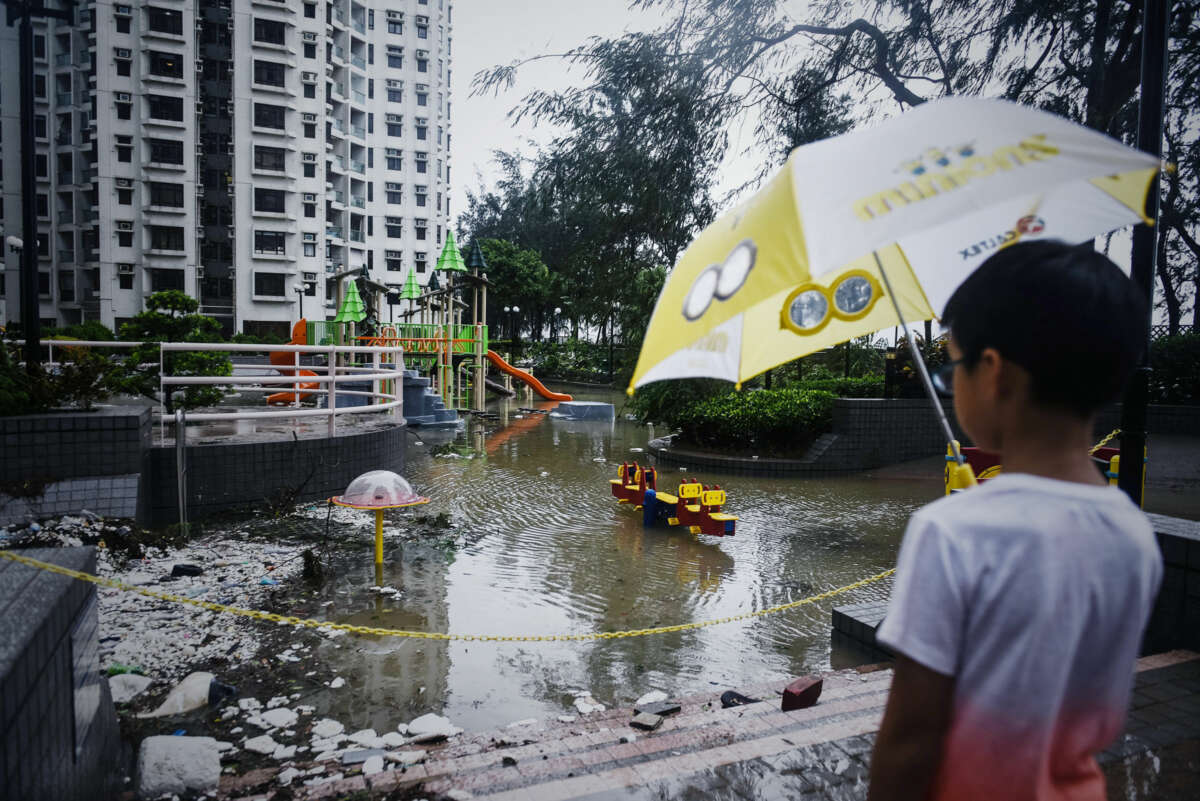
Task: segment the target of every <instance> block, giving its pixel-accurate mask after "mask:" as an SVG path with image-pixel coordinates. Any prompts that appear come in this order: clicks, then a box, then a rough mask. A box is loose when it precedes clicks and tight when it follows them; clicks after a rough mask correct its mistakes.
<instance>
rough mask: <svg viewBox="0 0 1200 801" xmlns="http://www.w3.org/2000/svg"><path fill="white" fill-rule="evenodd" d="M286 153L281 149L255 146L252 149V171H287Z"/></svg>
mask: <svg viewBox="0 0 1200 801" xmlns="http://www.w3.org/2000/svg"><path fill="white" fill-rule="evenodd" d="M285 156H286V151H284V149H283V148H281V147H263V146H261V145H255V147H254V169H256V170H273V171H275V172H283V171H284V170H285V169H287V165H286V160H285Z"/></svg>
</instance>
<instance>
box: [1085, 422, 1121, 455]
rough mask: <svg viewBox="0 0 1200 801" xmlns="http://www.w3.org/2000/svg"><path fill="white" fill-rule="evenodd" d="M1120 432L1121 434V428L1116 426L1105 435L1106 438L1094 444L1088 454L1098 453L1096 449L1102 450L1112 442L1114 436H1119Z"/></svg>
mask: <svg viewBox="0 0 1200 801" xmlns="http://www.w3.org/2000/svg"><path fill="white" fill-rule="evenodd" d="M1120 434H1121V429H1119V428H1114V429H1113V430H1112V431H1110V432H1109V434H1108V436H1107V437H1105V438H1104V439H1102V440H1100V441H1099V442H1097V443H1096V444H1095V445H1093V446H1092V449H1091V450H1090V451H1088V456H1092V455H1094V454H1095V453H1096V451H1098V450H1100V449H1101V448H1103V447H1104V446H1105V445H1107V444H1108V443H1110V442H1112V438H1113V437H1116V436H1119V435H1120Z"/></svg>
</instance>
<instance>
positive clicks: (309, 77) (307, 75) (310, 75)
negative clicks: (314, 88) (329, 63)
mask: <svg viewBox="0 0 1200 801" xmlns="http://www.w3.org/2000/svg"><path fill="white" fill-rule="evenodd" d="M300 80H302V81H304V82H305V83H316V82H317V73H315V72H303V73H301V74H300Z"/></svg>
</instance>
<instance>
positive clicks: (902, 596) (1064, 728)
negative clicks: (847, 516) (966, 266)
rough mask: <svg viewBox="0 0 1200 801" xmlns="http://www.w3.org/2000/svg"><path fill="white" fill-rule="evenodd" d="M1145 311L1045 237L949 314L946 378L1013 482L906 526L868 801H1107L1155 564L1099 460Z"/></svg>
mask: <svg viewBox="0 0 1200 801" xmlns="http://www.w3.org/2000/svg"><path fill="white" fill-rule="evenodd" d="M1145 314H1146V309H1145V303H1144V301H1143V300H1142V298H1141V295H1140V293H1139V292H1138V291H1137V289H1136V288H1135V287H1134V285H1133V283H1132V282H1131V281H1129V280H1128V279H1127V278H1126V277H1125V275H1124V274H1123V273H1122V272H1121V271H1120V270H1119V269H1118V268H1117V267H1116V265H1114V264H1113V263H1112V262H1111V261H1109V260H1108V259H1107V258H1105V257H1104V256H1103V255H1101V254H1099V253H1096V252H1095V251H1094V250H1092V249H1091V248H1090V247H1083V248H1078V247H1071V246H1068V245H1065V244H1063V243H1061V242H1052V241H1042V242H1032V243H1024V244H1017V245H1013V246H1011V247H1009V248H1006V249H1004V250H1002V251H1000V252H998V253H996V254H995V255H993V256H992V257H991V258H989V259H988V260H987V261H986V262H984V263H983V264H982V265H981V266H980V267H979V269H978V270H976V271H975V272H974V273H973V274H972V275H971V276H970V277H969V278H968V279H967V280H966V281H965V282H964V283H963V284H962V286H960V287H959V288H958V289H957V290H956V291H955V293H954V295H953V296H952V297H951V298H950V300H949V302H948V303H947V304H946V311H945V314H944V315H943V316H942V322H943V324H944V325H946V326H947V327H948V328H949V329H950V341H949V351H950V357H951V359H952V361H951V362H950V363H949V364H947V365H945V366H944V367H943V368H942V369H941V370H939V371H938V372H939V376H938V377H939V379H940V380H941V383H942V384H943V386H947V388H952V391H953V394H954V409H955V412H956V414H957V415H958V421H959V424H960V425H961V426H962V428H963V430H964V431H966V433H967V435H968V436H969V437H970V438H971V440H972V441H973V442H974V443H975V444H976V445H977V446H979V447H980V448H983V449H985V450H988V451H993V452H997V453H999V454H1001V456H1002V463H1003V465H1004V473H1003V474H1002V475H1001V476H999V477H997V478H995V479H993V480H992V481H989V482H987V483H986V484H984V485H982V486H980V487H976V488H972V489H969V490H967V491H965V492H962V493H957V494H955V495H953V496H951V497H948V498H944V499H942V500H939V501H937V502H936V503H933V504H930V505H929V506H927V507H925V508H924V509H922V510H920V511H919V512H917V513H916V514H915V515H913V518H912V520H911V521H910V522H909V526H908V530H907V532H906V533H905V535H904V541H903V544H902V545H901V548H900V557H899V561H898V564H897V571H896V585H895V589H894V590H893V594H892V600H891V605H890V608H889V610H888V615H887V618H886V620H884V622H883V624H882V625H881V626H880V628H879V631H878V635H877V636H878V639H879V641H880V642H881V643H883V644H884V645H886V646H888V647H889V648H891V649H892V650H893V651H894V652H895V653H896V654H897V660H896V669H895V674H894V678H893V680H892V687H891V692H890V694H889V697H888V703H887V710H886V712H885V714H884V718H883V724H882V726H881V728H880V731H879V735H878V739H877V741H876V744H875V754H874V757H873V759H872V765H871V788H870V799H871V800H872V801H884V799H901V798H905V799H908V798H912V799H925V798H932V799H946V800H953V801H959V800H960V799H961V800H963V801H965V800H966V799H981V800H985V801H1018V799H1020V800H1021V801H1024V800H1025V799H1029V800H1030V801H1032V800H1034V799H1036V800H1037V801H1042V800H1043V799H1070V800H1071V801H1103V800H1104V798H1105V787H1104V776H1103V774H1102V773H1101V772H1100V769H1099V767H1098V766H1097V764H1096V761H1095V758H1094V754H1095V753H1096V752H1097V751H1099V750H1101V749H1102V748H1104V747H1105V746H1106V745H1107V744H1108V743H1110V742H1111V741H1112V740H1113V739H1114V738H1115V737H1116V736H1117V735H1118V734H1119V733H1120V731H1121V728H1122V725H1123V723H1124V718H1125V710H1126V706H1127V704H1128V700H1129V692H1130V685H1131V684H1132V680H1133V667H1134V660H1135V659H1136V657H1137V653H1138V646H1139V644H1140V641H1141V635H1142V629H1143V627H1144V625H1145V623H1146V619H1147V617H1148V615H1149V612H1150V608H1151V604H1152V602H1153V600H1154V596H1155V593H1156V592H1157V589H1158V583H1159V580H1160V578H1161V573H1162V567H1161V561H1160V557H1159V554H1158V549H1157V547H1156V545H1155V542H1154V536H1153V532H1152V530H1151V528H1150V524H1149V521H1148V520H1147V519H1146V517H1145V515H1143V514H1142V513H1141V511H1140V510H1139V509H1138V508H1137V507H1136V506H1134V504H1133V503H1132V502H1130V500H1129V498H1128V497H1127V496H1126V495H1124V494H1123V493H1122V492H1121V491H1120V490H1118V489H1117V488H1116V487H1111V486H1108V485H1107V483H1106V482H1105V481H1104V479H1103V478H1102V477H1101V476H1100V473H1099V471H1098V470H1097V469H1096V467H1095V466H1094V464H1093V463H1092V460H1091V457H1090V456H1089V454H1088V450H1089V448H1090V447H1091V445H1092V438H1093V426H1094V422H1095V417H1096V413H1097V412H1098V411H1099V410H1100V409H1101V408H1102V407H1103V406H1104V405H1105V404H1107V403H1109V402H1110V401H1112V400H1113V399H1114V398H1116V397H1117V395H1118V394H1119V393H1120V391H1121V389H1122V387H1123V386H1124V384H1125V382H1126V380H1127V379H1128V378H1129V376H1130V375H1131V374H1132V372H1133V370H1134V368H1135V366H1136V363H1137V359H1138V356H1139V353H1140V349H1141V338H1142V336H1143V334H1142V330H1143V328H1142V327H1143V326H1144V324H1145ZM950 381H952V384H950V383H949V382H950ZM1130 458H1132V457H1130Z"/></svg>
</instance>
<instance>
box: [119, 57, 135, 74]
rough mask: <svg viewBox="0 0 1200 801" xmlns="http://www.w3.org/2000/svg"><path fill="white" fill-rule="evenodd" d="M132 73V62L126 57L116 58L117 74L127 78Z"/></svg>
mask: <svg viewBox="0 0 1200 801" xmlns="http://www.w3.org/2000/svg"><path fill="white" fill-rule="evenodd" d="M132 73H133V62H132V61H130V60H129V59H127V58H119V59H117V75H119V76H120V77H122V78H128V77H129V76H130V75H131V74H132Z"/></svg>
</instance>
